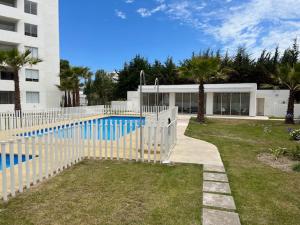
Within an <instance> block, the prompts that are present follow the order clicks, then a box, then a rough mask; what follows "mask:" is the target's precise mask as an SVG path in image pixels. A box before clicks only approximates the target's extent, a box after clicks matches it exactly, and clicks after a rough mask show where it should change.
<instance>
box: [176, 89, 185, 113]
mask: <svg viewBox="0 0 300 225" xmlns="http://www.w3.org/2000/svg"><path fill="white" fill-rule="evenodd" d="M175 106H177V107H178V112H179V113H182V111H183V106H182V93H176V94H175Z"/></svg>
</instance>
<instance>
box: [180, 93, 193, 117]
mask: <svg viewBox="0 0 300 225" xmlns="http://www.w3.org/2000/svg"><path fill="white" fill-rule="evenodd" d="M182 102H183V104H182V110H183V113H191V93H183V97H182Z"/></svg>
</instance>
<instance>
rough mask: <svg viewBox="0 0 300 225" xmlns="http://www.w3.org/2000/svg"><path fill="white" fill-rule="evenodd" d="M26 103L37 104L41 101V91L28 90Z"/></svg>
mask: <svg viewBox="0 0 300 225" xmlns="http://www.w3.org/2000/svg"><path fill="white" fill-rule="evenodd" d="M26 103H31V104H36V103H40V93H39V92H32V91H27V92H26Z"/></svg>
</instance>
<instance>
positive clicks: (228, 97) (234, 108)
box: [127, 83, 300, 117]
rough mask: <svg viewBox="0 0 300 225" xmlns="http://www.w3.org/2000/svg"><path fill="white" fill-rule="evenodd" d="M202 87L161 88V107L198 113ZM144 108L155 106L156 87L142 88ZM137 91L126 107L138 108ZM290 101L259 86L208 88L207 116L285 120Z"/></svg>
mask: <svg viewBox="0 0 300 225" xmlns="http://www.w3.org/2000/svg"><path fill="white" fill-rule="evenodd" d="M198 90H199V85H162V86H160V87H159V105H165V106H178V108H179V113H186V114H193V113H197V111H198ZM142 91H143V105H144V106H154V105H155V104H156V101H155V93H156V92H157V87H156V86H143V88H142ZM139 96H140V95H139V90H138V91H129V92H128V93H127V104H128V105H129V106H130V107H135V108H137V107H139V105H140V98H139ZM288 97H289V91H288V90H258V89H257V85H256V84H251V83H241V84H206V85H205V110H206V114H207V115H223V116H251V117H254V116H275V117H284V116H285V115H286V110H287V102H288ZM295 116H296V117H300V105H298V104H296V105H295Z"/></svg>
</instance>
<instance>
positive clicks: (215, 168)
mask: <svg viewBox="0 0 300 225" xmlns="http://www.w3.org/2000/svg"><path fill="white" fill-rule="evenodd" d="M203 169H204V171H210V172H218V173H225V168H224V166H215V165H206V164H205V165H204V166H203Z"/></svg>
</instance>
